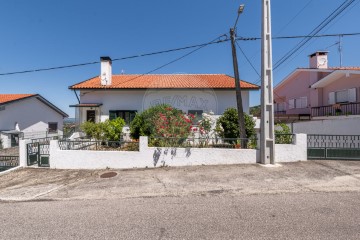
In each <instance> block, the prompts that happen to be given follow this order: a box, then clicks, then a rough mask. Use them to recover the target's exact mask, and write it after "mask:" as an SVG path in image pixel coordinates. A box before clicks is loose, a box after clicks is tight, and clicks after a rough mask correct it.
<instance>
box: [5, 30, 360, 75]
mask: <svg viewBox="0 0 360 240" xmlns="http://www.w3.org/2000/svg"><path fill="white" fill-rule="evenodd" d="M356 35H360V33H339V34H323V35H313V36H311V35H302V36H301V35H299V36H283V37H273V38H272V39H274V40H278V39H293V38H322V37H338V36H344V37H345V36H356ZM224 37H226V38H225V39H221V40H218V41H215V42H212V43H210V44H209V45H212V44H218V43H224V42H228V41H230V39H229V38H228V37H227V36H225V35H224ZM260 39H261V38H259V37H238V38H236V40H237V41H256V40H260ZM203 45H204V43H203V44H196V45H192V46H186V47H180V48H174V49H168V50H163V51H158V52H152V53H144V54H138V55H133V56H128V57H121V58H114V59H112V61H122V60H129V59H135V58H140V57H147V56H153V55H159V54H164V53H170V52H177V51H182V50H186V49H192V48H196V47H200V46H203ZM99 63H100V61H93V62H87V63H79V64H71V65H63V66H57V67H49V68H39V69H32V70H24V71H16V72H6V73H0V76H8V75H15V74H24V73H35V72H43V71H51V70H59V69H66V68H74V67H82V66H87V65H94V64H99Z"/></svg>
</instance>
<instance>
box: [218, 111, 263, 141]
mask: <svg viewBox="0 0 360 240" xmlns="http://www.w3.org/2000/svg"><path fill="white" fill-rule="evenodd" d="M244 119H245V133H246V137H247V139H251V140H252V142H251V144H254V142H253V141H254V139H255V137H256V136H255V134H256V132H255V128H254V127H255V121H254V120H253V119H252V117H250V116H249V115H247V114H246V113H244ZM216 130H217V132H218V134H219V135H220V136H221V137H223V138H240V132H239V123H238V114H237V110H236V109H235V108H228V109H226V110H225V112H224V114H223V115H222V116H221V117H220V118H219V119H218V120H217V122H216Z"/></svg>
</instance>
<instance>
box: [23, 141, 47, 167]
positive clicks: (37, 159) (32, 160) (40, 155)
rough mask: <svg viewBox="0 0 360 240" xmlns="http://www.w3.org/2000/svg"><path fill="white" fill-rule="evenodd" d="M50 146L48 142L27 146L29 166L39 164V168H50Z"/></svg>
mask: <svg viewBox="0 0 360 240" xmlns="http://www.w3.org/2000/svg"><path fill="white" fill-rule="evenodd" d="M49 159H50V144H49V143H48V142H33V143H28V144H27V164H28V166H31V165H34V164H38V166H39V167H50V160H49Z"/></svg>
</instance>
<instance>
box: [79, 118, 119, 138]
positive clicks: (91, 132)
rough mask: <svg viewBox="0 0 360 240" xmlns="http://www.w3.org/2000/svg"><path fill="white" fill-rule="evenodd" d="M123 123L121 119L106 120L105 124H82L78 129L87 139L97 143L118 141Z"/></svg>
mask: <svg viewBox="0 0 360 240" xmlns="http://www.w3.org/2000/svg"><path fill="white" fill-rule="evenodd" d="M124 126H125V121H124V119H122V118H116V119H113V120H109V119H108V120H106V121H105V122H99V123H93V122H84V123H83V124H81V126H80V128H81V130H82V131H84V133H85V134H86V136H87V137H88V138H94V139H96V140H98V141H120V140H121V136H122V129H123V127H124Z"/></svg>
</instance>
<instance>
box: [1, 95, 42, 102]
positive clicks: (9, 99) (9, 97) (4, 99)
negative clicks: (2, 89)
mask: <svg viewBox="0 0 360 240" xmlns="http://www.w3.org/2000/svg"><path fill="white" fill-rule="evenodd" d="M35 95H36V94H0V103H7V102H12V101H15V100H19V99H22V98H27V97H31V96H35Z"/></svg>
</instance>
